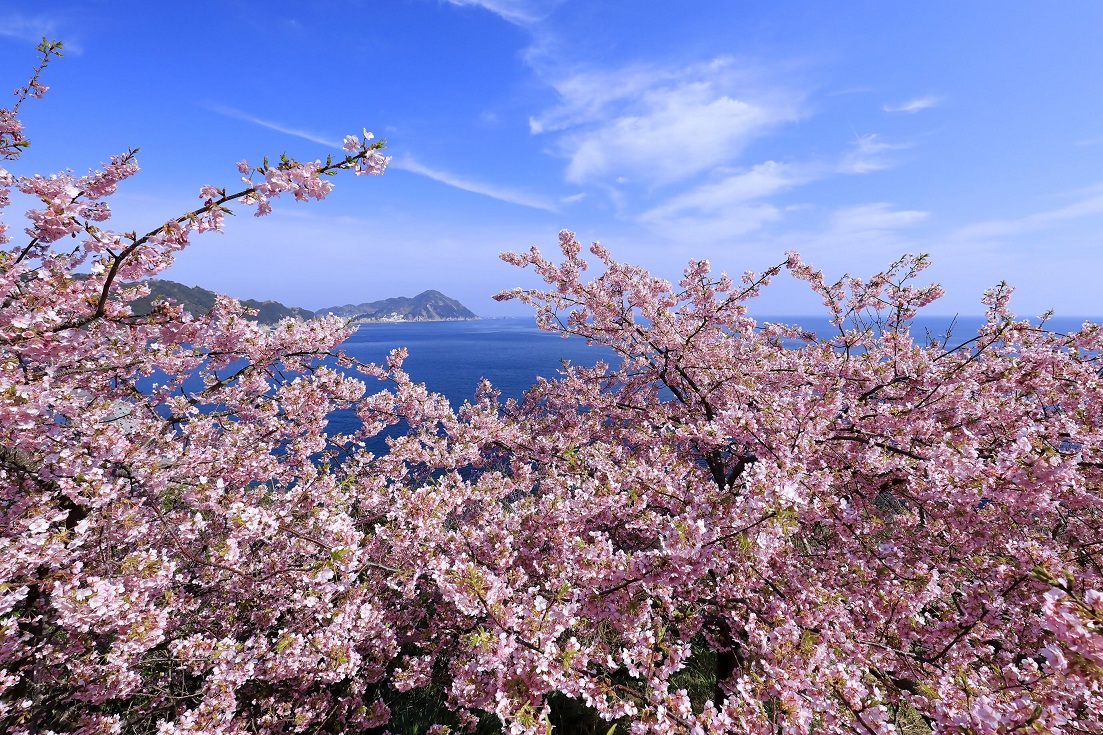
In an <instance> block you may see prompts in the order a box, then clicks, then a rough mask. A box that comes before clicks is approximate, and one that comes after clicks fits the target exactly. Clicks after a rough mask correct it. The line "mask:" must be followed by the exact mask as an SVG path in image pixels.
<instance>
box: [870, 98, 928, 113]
mask: <svg viewBox="0 0 1103 735" xmlns="http://www.w3.org/2000/svg"><path fill="white" fill-rule="evenodd" d="M940 104H942V98H941V97H936V96H934V95H931V94H929V95H926V96H925V97H916V98H915V99H911V100H908V101H907V102H901V103H900V104H895V105H883V106H882V107H881V109H882V110H884V111H885V112H907V113H916V112H919V111H920V110H929V109H930V108H932V107H938V106H939V105H940Z"/></svg>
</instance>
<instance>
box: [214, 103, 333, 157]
mask: <svg viewBox="0 0 1103 735" xmlns="http://www.w3.org/2000/svg"><path fill="white" fill-rule="evenodd" d="M205 106H206V108H207V109H208V110H210V111H211V112H215V113H217V114H219V115H223V116H225V117H232V118H234V119H235V120H244V121H245V122H250V123H253V124H254V125H259V126H261V127H262V128H268V129H269V130H275V131H276V132H277V133H284V134H285V135H293V136H295V137H296V138H302V139H303V140H309V141H310V142H312V143H318V144H319V145H324V146H329V147H330V148H340V147H341V143H340V142H339V141H337V140H334V139H332V138H327V137H325V136H323V135H321V134H319V133H314V132H311V131H309V130H302V129H300V128H293V127H290V126H288V125H284V124H283V123H278V122H273V121H271V120H264V119H262V118H259V117H256V116H254V115H250V114H249V113H247V112H242V111H241V110H236V109H234V108H232V107H225V106H223V105H216V104H207V105H205Z"/></svg>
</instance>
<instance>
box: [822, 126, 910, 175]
mask: <svg viewBox="0 0 1103 735" xmlns="http://www.w3.org/2000/svg"><path fill="white" fill-rule="evenodd" d="M909 147H910V146H909V144H907V143H885V142H884V141H882V140H881V139H880V138H879V137H878V136H877V134H876V133H869V134H867V135H860V136H858V137H857V139H856V140H855V141H854V146H853V147H852V148H851V150H850V151H848V152H847V153H846V154H845V155H844V156H843V157H842V160H840V161H839V165H838V171H839V173H844V174H868V173H872V172H874V171H881V170H883V169H886V168H891V167H892V166H893V165H894V162H893V160H892V157H891V156H890V155H889V153H890V152H891V151H897V150H902V149H904V148H909Z"/></svg>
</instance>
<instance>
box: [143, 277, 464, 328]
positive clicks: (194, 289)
mask: <svg viewBox="0 0 1103 735" xmlns="http://www.w3.org/2000/svg"><path fill="white" fill-rule="evenodd" d="M145 283H146V284H147V285H148V286H149V295H148V296H145V297H143V298H140V299H136V300H135V301H133V302H131V304H130V309H131V311H132V312H133V313H134V314H139V315H141V314H148V313H149V312H150V311H152V309H153V302H154V301H158V300H160V299H172V300H173V301H175V302H176V303H178V304H180V305H181V306H183V307H184V310H185V311H188V312H190V313H191V314H192V315H194V316H201V315H203V314H206V313H207V312H208V311H210V310H211V307H212V306H214V301H215V296H216V295H217V294H216V293H215V292H214V291H209V290H207V289H205V288H201V287H200V286H185V285H184V284H182V283H177V282H176V281H166V280H163V279H159V278H152V279H150V280H148V281H146V282H145ZM241 303H242V304H244V305H245V306H248V307H249V308H250V309H256V310H257V316H256V317H255V318H256V320H257V321H258V322H260V323H261V324H275V323H276V322H278V321H279V320H281V319H285V318H287V317H291V318H292V319H310V318H311V317H314V316H324V315H325V314H336V315H337V316H340V317H344V318H345V319H351V320H352V321H354V322H360V323H363V322H435V321H452V320H460V319H478V318H479V317H478V315H476V314H475V313H474V312H472V311H471V310H470V309H468V308H467V307H466V306H464V305H463V304H461V303H460V302H459V301H456V300H455V299H451V298H449V297H447V296H445V295H444V294H442V293H441V292H440V291H425V292H423V293H419V294H418V295H417V296H414V297H413V298H407V297H405V296H399V297H397V298H393V299H383V300H382V301H372V302H369V303H365V304H347V305H345V306H333V307H330V308H328V309H322V310H320V311H318V312H317V313H315V312H313V311H310V310H308V309H301V308H299V307H297V306H284V305H283V304H281V303H280V302H278V301H257V300H256V299H243V300H242V301H241Z"/></svg>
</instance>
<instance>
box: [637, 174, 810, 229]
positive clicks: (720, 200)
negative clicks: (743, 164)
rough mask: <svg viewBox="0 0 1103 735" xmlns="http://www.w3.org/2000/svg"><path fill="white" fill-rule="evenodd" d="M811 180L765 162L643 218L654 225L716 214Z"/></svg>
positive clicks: (673, 199)
mask: <svg viewBox="0 0 1103 735" xmlns="http://www.w3.org/2000/svg"><path fill="white" fill-rule="evenodd" d="M811 178H813V176H812V175H811V173H810V172H808V171H802V170H801V169H800V167H797V166H793V165H787V164H782V163H778V162H776V161H766V162H765V163H760V164H758V165H757V166H754V167H753V168H751V169H750V170H747V171H742V172H740V173H736V174H732V175H730V176H726V177H724V178H722V179H720V180H719V181H714V182H711V183H708V184H703V185H701V186H698V187H696V188H695V189H691V190H690V191H687V192H685V193H683V194H678V195H676V196H673V197H671V198H669V199H667V200H666V201H665V202H663V204H661V205H659V206H658V207H654V208H652V209H650V210H648V211H647V212H645V213H644V214H643V216H642V219H643V220H644V221H652V222H654V221H659V220H663V219H667V218H670V217H677V216H682V215H688V214H696V215H706V216H708V215H716V214H717V213H720V212H723V211H726V210H729V209H731V208H732V207H733V206H737V205H740V204H745V203H747V202H751V201H754V200H756V199H762V198H765V197H768V196H771V195H773V194H777V193H780V192H782V191H785V190H787V189H791V188H793V187H794V186H798V185H799V184H802V183H805V182H806V181H809V180H810V179H811Z"/></svg>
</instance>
